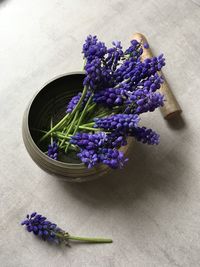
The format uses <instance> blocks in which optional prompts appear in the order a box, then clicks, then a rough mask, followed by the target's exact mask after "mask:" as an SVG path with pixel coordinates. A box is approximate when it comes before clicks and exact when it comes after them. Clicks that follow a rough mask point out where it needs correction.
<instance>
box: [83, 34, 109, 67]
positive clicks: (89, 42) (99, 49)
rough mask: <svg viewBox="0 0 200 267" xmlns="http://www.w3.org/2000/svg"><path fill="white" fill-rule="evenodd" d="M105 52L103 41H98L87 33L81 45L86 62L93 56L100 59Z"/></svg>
mask: <svg viewBox="0 0 200 267" xmlns="http://www.w3.org/2000/svg"><path fill="white" fill-rule="evenodd" d="M106 53H107V48H106V46H105V44H104V43H103V42H99V41H98V39H97V37H96V36H92V35H89V36H88V37H87V39H86V40H85V43H84V45H83V54H84V57H85V58H86V59H87V61H88V62H91V61H92V60H93V59H95V58H99V59H102V58H103V57H104V56H105V54H106Z"/></svg>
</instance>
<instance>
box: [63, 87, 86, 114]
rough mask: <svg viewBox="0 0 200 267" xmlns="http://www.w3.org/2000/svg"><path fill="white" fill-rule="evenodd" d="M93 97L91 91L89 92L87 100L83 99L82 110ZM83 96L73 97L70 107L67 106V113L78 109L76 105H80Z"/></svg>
mask: <svg viewBox="0 0 200 267" xmlns="http://www.w3.org/2000/svg"><path fill="white" fill-rule="evenodd" d="M90 95H91V92H90V91H87V93H86V96H85V98H84V99H83V102H82V103H81V109H83V108H84V106H85V104H86V103H87V101H88V99H89V97H90ZM81 96H82V93H78V94H77V95H75V96H73V97H72V99H71V100H70V101H69V103H68V105H67V110H66V113H71V112H72V111H73V110H74V108H75V107H76V105H77V104H78V102H79V100H80V98H81Z"/></svg>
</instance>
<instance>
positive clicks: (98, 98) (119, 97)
mask: <svg viewBox="0 0 200 267" xmlns="http://www.w3.org/2000/svg"><path fill="white" fill-rule="evenodd" d="M126 99H127V91H126V89H124V88H107V89H104V90H101V91H99V92H96V93H95V94H94V97H93V100H94V102H95V103H98V104H103V105H104V106H108V107H114V106H121V105H123V104H124V102H125V101H124V100H126Z"/></svg>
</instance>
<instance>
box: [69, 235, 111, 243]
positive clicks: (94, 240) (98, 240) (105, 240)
mask: <svg viewBox="0 0 200 267" xmlns="http://www.w3.org/2000/svg"><path fill="white" fill-rule="evenodd" d="M68 239H69V240H76V241H82V242H89V243H112V242H113V241H112V239H108V238H93V237H79V236H72V235H69V236H68Z"/></svg>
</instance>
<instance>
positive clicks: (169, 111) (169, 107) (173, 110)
mask: <svg viewBox="0 0 200 267" xmlns="http://www.w3.org/2000/svg"><path fill="white" fill-rule="evenodd" d="M133 39H135V40H137V41H138V42H140V43H141V44H142V48H143V53H142V55H141V58H142V60H145V59H146V58H149V57H153V54H152V52H151V49H150V47H149V44H148V42H147V39H146V37H145V36H144V35H143V34H141V33H135V34H134V35H133ZM158 73H159V74H160V75H162V77H163V79H164V82H163V84H162V85H161V88H160V92H161V93H162V94H163V95H164V99H165V102H164V106H163V107H161V108H160V110H161V112H162V115H163V117H164V118H165V119H166V120H168V119H171V118H173V117H175V116H177V115H179V114H180V113H181V112H182V110H181V107H180V105H179V103H178V101H177V100H176V98H175V96H174V95H173V93H172V91H171V89H170V87H169V84H168V83H167V81H166V79H165V77H164V75H163V73H162V72H161V71H159V72H158Z"/></svg>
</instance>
